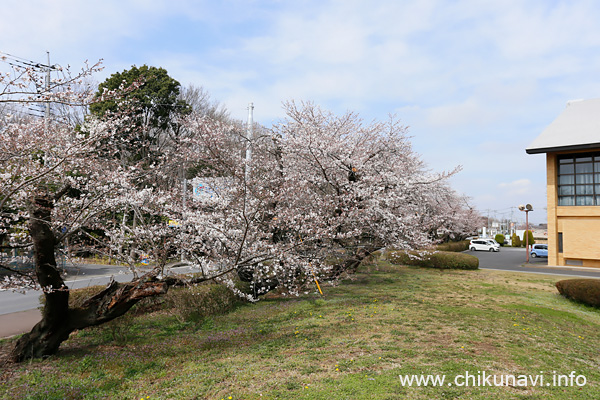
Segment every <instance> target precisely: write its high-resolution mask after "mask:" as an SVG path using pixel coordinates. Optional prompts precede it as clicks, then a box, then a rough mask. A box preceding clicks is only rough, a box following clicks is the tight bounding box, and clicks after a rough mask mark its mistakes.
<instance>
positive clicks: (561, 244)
mask: <svg viewBox="0 0 600 400" xmlns="http://www.w3.org/2000/svg"><path fill="white" fill-rule="evenodd" d="M558 252H559V253H562V252H563V234H562V232H558Z"/></svg>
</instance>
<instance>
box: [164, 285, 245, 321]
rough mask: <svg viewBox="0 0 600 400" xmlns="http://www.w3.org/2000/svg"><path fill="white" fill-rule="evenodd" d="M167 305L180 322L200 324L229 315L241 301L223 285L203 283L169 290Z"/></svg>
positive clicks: (166, 299) (166, 298)
mask: <svg viewBox="0 0 600 400" xmlns="http://www.w3.org/2000/svg"><path fill="white" fill-rule="evenodd" d="M165 303H166V305H167V306H168V307H171V308H173V312H174V314H175V316H176V317H177V319H178V320H179V321H180V322H195V323H199V322H202V321H203V320H204V319H205V318H206V317H210V316H213V315H219V314H225V313H227V312H228V311H230V310H232V309H233V308H234V307H236V305H238V304H239V303H241V300H240V299H239V298H238V297H237V296H236V295H235V294H234V293H233V292H232V291H231V290H230V289H228V288H227V287H225V286H223V285H218V284H214V283H203V284H199V285H197V286H192V287H185V288H174V289H171V290H169V292H168V293H167V295H166V296H165Z"/></svg>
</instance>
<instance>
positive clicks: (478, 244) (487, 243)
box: [469, 239, 500, 251]
mask: <svg viewBox="0 0 600 400" xmlns="http://www.w3.org/2000/svg"><path fill="white" fill-rule="evenodd" d="M469 250H471V251H476V250H483V251H500V244H498V242H496V241H495V240H492V239H473V240H471V242H470V243H469Z"/></svg>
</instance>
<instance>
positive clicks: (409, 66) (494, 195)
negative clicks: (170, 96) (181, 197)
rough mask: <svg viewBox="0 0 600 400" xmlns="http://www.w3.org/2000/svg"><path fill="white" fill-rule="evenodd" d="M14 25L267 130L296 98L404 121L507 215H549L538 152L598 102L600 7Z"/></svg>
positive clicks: (574, 1) (368, 8)
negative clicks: (571, 111)
mask: <svg viewBox="0 0 600 400" xmlns="http://www.w3.org/2000/svg"><path fill="white" fill-rule="evenodd" d="M0 18H1V21H2V22H1V24H0V51H2V52H5V53H9V54H12V55H16V56H19V57H23V58H26V59H31V60H35V61H42V62H43V61H45V57H46V50H48V51H50V54H51V61H52V63H57V64H61V65H63V66H66V65H71V66H72V68H73V69H74V70H76V69H78V68H80V67H81V66H82V65H83V62H84V61H85V60H90V61H97V60H98V59H103V60H104V66H105V70H104V71H103V72H102V73H100V74H98V75H97V76H96V79H97V80H98V81H99V82H101V81H102V80H104V79H105V78H106V77H108V76H109V75H110V74H112V73H114V72H117V71H123V70H124V69H127V68H129V67H131V66H132V65H137V66H141V65H143V64H147V65H153V66H157V67H163V68H165V69H166V70H167V71H168V72H169V74H170V75H171V76H172V77H173V78H175V79H177V80H178V81H179V82H180V83H181V84H182V85H184V86H185V85H187V84H189V83H193V84H195V85H201V86H203V87H204V88H206V89H207V90H208V91H209V92H210V93H211V95H212V97H213V98H214V99H216V100H219V101H221V102H222V103H223V104H224V105H225V106H226V107H227V108H228V109H229V110H230V112H231V115H232V116H233V117H236V118H239V119H245V118H246V116H247V110H246V107H247V105H248V103H249V102H254V105H255V119H256V120H257V121H258V122H260V123H262V124H264V125H266V126H270V125H272V124H273V123H274V122H276V121H277V120H278V119H279V118H282V117H283V112H282V108H281V103H282V102H283V101H285V100H291V99H295V100H312V101H314V102H315V103H317V104H319V105H321V106H322V107H324V108H327V109H330V110H332V111H334V112H336V113H343V112H345V111H347V110H352V111H356V112H358V113H359V114H360V115H361V116H362V117H363V118H364V119H365V120H367V121H368V120H372V119H385V118H387V117H388V115H389V114H396V115H397V116H398V117H399V118H400V119H401V120H402V122H403V123H404V124H405V125H408V126H410V135H411V136H412V137H413V138H412V142H413V146H414V148H415V150H416V151H417V152H418V153H420V154H421V155H422V157H423V159H424V160H425V161H426V162H427V163H428V165H429V166H430V167H431V168H432V169H433V170H437V171H442V170H451V169H453V168H454V167H455V166H457V165H461V166H462V167H463V170H462V172H460V173H459V174H458V175H457V176H456V177H454V178H452V185H453V187H454V188H455V189H457V190H458V191H459V192H462V193H465V194H466V195H468V196H470V197H471V198H472V202H473V204H474V205H475V206H476V207H477V208H478V209H479V210H480V211H481V212H482V213H483V214H484V215H488V213H489V215H490V216H497V217H499V218H507V217H510V216H511V212H512V215H513V218H514V219H516V218H520V219H523V217H524V216H522V215H519V214H522V213H520V212H519V211H518V210H516V208H512V209H511V207H516V206H517V205H519V204H521V203H531V204H532V205H533V206H534V209H535V211H534V212H533V213H531V215H530V218H531V220H533V221H534V222H544V221H545V220H546V214H545V210H544V207H545V206H546V191H545V179H546V178H545V158H544V156H543V155H535V156H531V155H527V154H526V153H525V147H527V145H528V144H529V143H530V142H531V141H533V139H535V137H536V136H537V135H538V134H539V133H541V131H542V130H543V129H544V128H545V127H546V126H547V125H548V124H550V123H551V122H552V120H553V119H554V118H556V117H557V116H558V114H559V113H560V112H561V111H562V109H563V108H564V107H565V105H566V102H567V101H568V100H573V99H589V98H597V97H600V79H599V75H600V74H599V72H600V24H598V21H600V3H599V2H596V1H578V0H571V1H548V0H541V1H532V0H518V1H513V0H498V1H493V0H491V1H479V0H464V1H463V0H456V1H442V0H419V1H402V0H395V1H394V0H390V1H377V0H373V1H352V0H344V1H326V0H317V1H312V0H306V1H303V0H298V1H294V2H291V1H259V0H256V1H253V0H244V1H227V0H225V1H193V0H166V1H162V0H121V1H112V0H104V1H79V0H47V1H42V0H28V1H21V2H10V3H9V5H5V6H4V7H3V13H2V15H1V16H0ZM0 68H4V67H2V66H0ZM488 210H490V211H488Z"/></svg>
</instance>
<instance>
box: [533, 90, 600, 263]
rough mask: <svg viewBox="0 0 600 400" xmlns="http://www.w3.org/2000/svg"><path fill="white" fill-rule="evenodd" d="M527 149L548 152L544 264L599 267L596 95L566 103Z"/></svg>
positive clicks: (599, 117) (599, 112) (599, 110)
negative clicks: (545, 261)
mask: <svg viewBox="0 0 600 400" xmlns="http://www.w3.org/2000/svg"><path fill="white" fill-rule="evenodd" d="M525 151H526V152H527V153H528V154H540V153H545V154H546V169H547V182H548V183H547V185H548V265H582V266H584V267H600V242H599V241H598V239H599V238H600V99H593V100H576V101H570V102H568V103H567V106H566V108H565V109H564V110H563V112H562V113H561V114H560V115H559V116H558V117H557V118H556V119H555V120H554V121H553V122H552V123H551V124H550V125H549V126H548V127H547V128H546V129H545V130H544V131H543V132H542V134H541V135H540V136H538V137H537V138H536V139H535V140H534V141H533V143H531V144H530V145H529V147H527V149H526V150H525Z"/></svg>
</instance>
